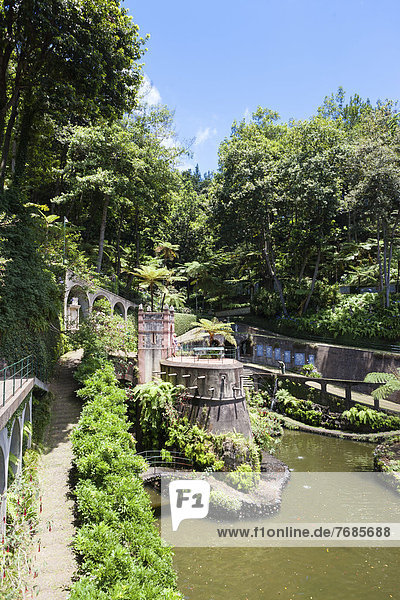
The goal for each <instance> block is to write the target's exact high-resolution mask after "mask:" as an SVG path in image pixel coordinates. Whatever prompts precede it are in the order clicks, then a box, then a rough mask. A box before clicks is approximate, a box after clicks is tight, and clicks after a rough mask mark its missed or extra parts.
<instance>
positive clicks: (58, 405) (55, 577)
mask: <svg viewBox="0 0 400 600" xmlns="http://www.w3.org/2000/svg"><path fill="white" fill-rule="evenodd" d="M81 357H82V352H81V351H77V352H69V353H67V354H65V355H64V356H62V357H61V359H60V361H59V364H58V365H57V369H56V373H55V375H54V377H53V380H52V381H51V383H50V391H51V392H52V393H53V394H54V402H53V405H52V415H51V422H50V425H49V427H48V429H47V432H46V436H45V451H44V453H43V457H42V460H41V464H40V467H39V480H40V489H41V493H42V507H43V509H42V512H41V514H40V524H39V531H40V534H39V538H40V552H37V554H36V566H35V568H36V570H37V572H38V577H37V579H36V583H37V586H38V590H39V592H38V596H37V598H38V600H50V598H51V600H66V598H67V596H68V588H69V587H70V586H71V580H72V578H73V575H74V573H75V571H76V568H77V566H76V562H75V557H74V553H73V550H72V547H71V541H72V538H73V535H74V533H75V527H74V516H73V508H74V502H73V500H72V499H71V497H70V488H69V472H70V469H71V461H72V445H71V441H70V433H71V431H72V429H73V427H74V425H76V423H77V422H78V419H79V414H80V409H81V403H80V402H79V401H78V400H77V398H76V396H75V390H76V387H77V384H76V381H75V380H74V378H73V370H74V368H75V367H76V365H77V364H78V363H79V361H80V359H81Z"/></svg>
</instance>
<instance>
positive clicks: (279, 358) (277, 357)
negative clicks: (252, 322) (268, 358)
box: [274, 348, 281, 360]
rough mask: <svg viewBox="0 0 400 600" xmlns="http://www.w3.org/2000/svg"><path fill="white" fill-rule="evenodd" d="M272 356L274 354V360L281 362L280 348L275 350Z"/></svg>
mask: <svg viewBox="0 0 400 600" xmlns="http://www.w3.org/2000/svg"><path fill="white" fill-rule="evenodd" d="M274 354H275V360H281V349H280V348H275V351H274Z"/></svg>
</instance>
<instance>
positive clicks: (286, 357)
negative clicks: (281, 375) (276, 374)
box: [283, 350, 292, 364]
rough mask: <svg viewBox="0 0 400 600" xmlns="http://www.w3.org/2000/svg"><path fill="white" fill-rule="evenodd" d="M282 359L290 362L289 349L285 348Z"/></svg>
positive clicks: (290, 354)
mask: <svg viewBox="0 0 400 600" xmlns="http://www.w3.org/2000/svg"><path fill="white" fill-rule="evenodd" d="M283 361H284V362H285V363H287V364H289V363H291V362H292V353H291V351H290V350H285V352H284V355H283Z"/></svg>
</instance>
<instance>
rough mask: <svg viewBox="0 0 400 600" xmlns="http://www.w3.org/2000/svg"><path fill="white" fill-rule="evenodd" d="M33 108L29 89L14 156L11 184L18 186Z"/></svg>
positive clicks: (26, 150)
mask: <svg viewBox="0 0 400 600" xmlns="http://www.w3.org/2000/svg"><path fill="white" fill-rule="evenodd" d="M34 116H35V109H34V108H33V107H32V106H31V92H30V91H29V92H28V94H27V96H26V97H25V101H24V108H23V110H22V111H21V117H20V127H19V129H20V133H19V139H18V146H17V153H16V156H15V171H14V177H13V185H14V186H15V187H18V184H19V182H20V181H21V179H22V177H23V175H24V172H25V166H26V161H27V156H28V147H29V139H30V134H31V131H32V126H33V120H34Z"/></svg>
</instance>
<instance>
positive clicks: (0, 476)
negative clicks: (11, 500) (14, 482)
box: [0, 446, 7, 497]
mask: <svg viewBox="0 0 400 600" xmlns="http://www.w3.org/2000/svg"><path fill="white" fill-rule="evenodd" d="M6 489H7V471H6V458H5V455H4V452H3V448H2V447H1V446H0V497H2V496H3V494H4V493H5V491H6Z"/></svg>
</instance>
